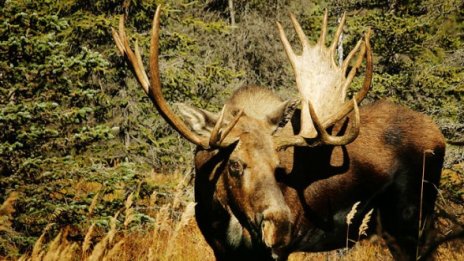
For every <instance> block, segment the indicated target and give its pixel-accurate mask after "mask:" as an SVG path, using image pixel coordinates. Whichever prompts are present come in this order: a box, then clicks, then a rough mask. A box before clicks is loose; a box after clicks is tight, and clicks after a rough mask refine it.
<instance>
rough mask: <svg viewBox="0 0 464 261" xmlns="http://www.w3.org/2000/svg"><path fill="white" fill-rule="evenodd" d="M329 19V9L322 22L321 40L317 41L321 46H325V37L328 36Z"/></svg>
mask: <svg viewBox="0 0 464 261" xmlns="http://www.w3.org/2000/svg"><path fill="white" fill-rule="evenodd" d="M327 19H328V12H327V9H325V12H324V20H323V21H322V28H321V36H320V37H319V40H318V41H317V44H319V45H321V46H325V37H326V35H327Z"/></svg>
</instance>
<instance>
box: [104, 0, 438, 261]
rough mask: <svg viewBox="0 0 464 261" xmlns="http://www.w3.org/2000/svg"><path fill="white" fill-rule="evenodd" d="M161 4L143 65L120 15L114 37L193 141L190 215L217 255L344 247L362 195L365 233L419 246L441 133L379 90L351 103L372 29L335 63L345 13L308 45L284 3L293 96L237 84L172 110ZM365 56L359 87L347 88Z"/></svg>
mask: <svg viewBox="0 0 464 261" xmlns="http://www.w3.org/2000/svg"><path fill="white" fill-rule="evenodd" d="M160 10H161V9H160V7H158V8H157V10H156V13H155V16H154V20H153V27H152V36H151V46H150V58H149V61H150V71H149V72H150V77H148V76H147V74H146V72H145V69H144V66H143V63H142V59H141V55H140V51H139V48H138V46H137V45H136V46H135V52H134V51H132V49H131V48H130V47H129V41H128V39H127V37H126V34H125V28H124V17H123V16H122V17H121V20H120V24H119V32H117V31H116V30H113V37H114V39H115V42H116V45H117V47H118V49H119V50H120V52H121V53H122V54H124V56H125V58H126V59H127V61H128V64H129V65H130V66H131V68H132V69H133V72H134V74H135V76H136V78H137V80H138V82H139V83H140V85H141V86H142V87H143V89H144V90H145V92H146V93H147V95H148V96H149V97H150V99H151V101H152V102H153V103H154V105H155V107H156V109H157V110H158V112H159V113H160V114H161V115H162V117H163V118H164V119H165V120H166V121H167V122H168V123H169V124H170V125H171V126H172V127H173V128H174V129H175V130H176V131H177V132H178V133H179V134H180V135H181V136H183V137H184V138H186V139H187V140H188V141H190V142H192V143H193V144H195V145H197V150H196V152H195V157H194V161H195V169H196V177H195V200H196V202H197V205H196V220H197V223H198V226H199V228H200V230H201V232H202V234H203V235H204V237H205V239H206V241H207V242H208V244H209V245H210V246H211V247H212V249H213V250H214V254H215V256H216V259H217V260H286V259H287V258H288V256H289V255H290V253H292V252H296V251H306V252H314V251H327V250H332V249H337V248H342V247H345V242H346V236H347V235H346V234H347V224H346V220H345V217H346V215H347V213H348V212H349V211H350V209H351V207H352V206H353V204H354V203H355V202H361V204H360V207H359V211H358V213H357V214H356V216H355V218H354V220H353V221H352V222H353V223H352V225H351V226H352V227H356V226H359V224H360V221H361V219H362V217H363V216H364V215H365V214H366V213H367V211H368V210H370V209H375V211H374V214H373V215H374V216H375V217H373V218H372V219H371V222H370V223H369V230H368V233H369V234H372V233H374V232H376V231H381V234H382V235H383V236H384V237H385V238H387V239H388V240H387V244H388V246H389V249H390V251H391V253H392V255H393V256H394V258H395V259H399V260H416V258H418V257H419V258H420V251H417V250H418V249H420V247H421V246H422V245H423V244H424V242H425V239H426V238H427V234H429V231H430V228H431V227H432V217H433V211H434V205H435V199H436V195H437V187H438V185H439V180H440V175H441V168H442V165H443V158H444V153H445V142H444V138H443V135H442V134H441V132H440V131H439V129H438V128H437V126H436V125H435V124H434V123H433V122H432V120H431V119H430V118H429V117H427V116H425V115H423V114H420V113H417V112H414V111H411V110H410V109H407V108H405V107H402V106H399V105H395V104H393V103H391V102H387V101H378V102H374V103H372V104H370V105H366V106H362V107H361V108H358V104H359V103H360V102H361V101H362V100H363V98H364V97H365V96H366V93H367V92H368V90H369V88H370V85H371V81H372V73H373V69H372V68H373V65H372V64H373V62H372V50H371V47H370V44H369V37H370V31H368V32H367V33H366V35H365V36H364V37H363V39H361V40H360V41H359V42H358V43H357V45H356V46H355V47H354V49H353V50H352V51H351V52H350V53H349V54H348V55H347V57H346V59H345V60H344V61H343V62H342V63H341V64H337V63H336V62H335V61H334V56H335V51H336V50H335V49H336V46H337V44H338V38H339V35H340V33H341V31H342V27H343V24H344V21H345V16H343V18H342V19H341V22H340V25H339V27H338V29H337V31H336V33H335V37H334V38H333V39H334V41H333V43H332V44H331V45H330V46H329V47H327V46H326V43H325V38H326V31H327V11H326V12H325V15H324V18H323V25H322V31H321V34H320V37H319V39H318V41H317V43H316V44H315V45H311V44H310V43H309V42H308V40H307V38H306V36H305V34H304V32H303V30H302V28H301V26H300V25H299V23H298V22H297V20H296V18H295V17H294V16H293V15H290V16H291V21H292V24H293V26H294V29H295V31H296V35H297V36H298V38H299V40H300V42H301V45H302V51H301V53H300V54H296V53H295V52H294V51H293V50H292V47H291V45H290V43H289V41H288V40H287V37H286V36H285V33H284V31H283V28H282V26H281V25H280V24H279V23H277V26H278V31H279V35H280V38H281V41H282V43H283V46H284V49H285V52H286V54H287V57H288V59H289V60H290V63H291V65H292V68H293V70H294V73H295V77H296V85H297V88H298V90H299V94H300V100H299V101H301V103H300V104H298V102H297V101H292V100H283V99H281V98H279V97H278V96H277V95H276V94H274V93H273V92H272V91H270V90H268V89H266V88H263V87H258V86H245V87H242V88H239V89H238V90H237V91H235V93H234V94H233V95H232V96H231V97H230V99H229V100H228V101H227V102H226V103H225V105H224V107H223V109H222V111H221V112H220V113H213V112H209V111H206V110H204V109H199V108H195V107H192V106H188V105H185V104H182V105H180V106H179V111H180V114H181V115H182V117H183V119H184V120H181V118H180V117H179V116H177V115H176V114H175V113H174V112H173V111H172V109H171V108H170V107H169V105H168V104H167V102H166V101H165V99H164V97H163V95H162V91H161V82H160V75H159V74H160V72H159V67H158V53H159V51H158V41H159V39H158V38H159V37H158V35H159V24H160ZM355 57H356V58H355ZM364 59H366V70H365V76H364V82H363V85H362V88H361V90H360V91H359V92H358V93H357V94H356V95H354V97H353V99H352V100H346V93H347V89H348V88H349V86H350V84H351V82H352V79H353V77H354V76H355V75H356V72H357V70H358V69H359V68H360V66H361V64H362V61H363V60H364ZM349 68H351V69H350V70H349V72H348V69H349ZM354 232H357V231H355V230H354V229H353V234H349V235H348V236H349V237H351V238H353V237H355V236H356V235H355V234H354ZM356 237H357V236H356Z"/></svg>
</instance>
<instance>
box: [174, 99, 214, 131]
mask: <svg viewBox="0 0 464 261" xmlns="http://www.w3.org/2000/svg"><path fill="white" fill-rule="evenodd" d="M176 105H177V107H178V108H179V112H180V114H181V115H182V118H183V119H184V120H185V123H186V124H187V126H189V127H190V129H191V130H192V131H194V132H195V133H196V134H198V135H201V136H205V137H209V136H210V134H211V130H212V129H213V128H214V125H215V124H216V121H217V120H218V117H219V116H218V115H217V114H216V113H213V112H209V111H207V110H203V109H199V108H196V107H193V106H190V105H187V104H184V103H177V104H176Z"/></svg>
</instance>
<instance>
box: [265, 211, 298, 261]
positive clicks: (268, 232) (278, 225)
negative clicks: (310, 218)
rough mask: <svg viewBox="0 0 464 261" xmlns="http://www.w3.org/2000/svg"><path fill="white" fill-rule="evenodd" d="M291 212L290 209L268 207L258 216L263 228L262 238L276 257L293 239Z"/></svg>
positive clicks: (277, 257) (276, 257)
mask: <svg viewBox="0 0 464 261" xmlns="http://www.w3.org/2000/svg"><path fill="white" fill-rule="evenodd" d="M291 220H292V219H291V213H290V209H288V207H287V208H282V209H272V208H271V209H267V210H265V211H264V212H263V214H262V215H259V217H258V220H257V221H258V224H260V229H261V231H260V232H261V240H262V242H263V243H264V244H265V245H266V247H268V248H270V249H271V251H272V256H273V258H274V259H276V260H277V259H279V256H282V255H283V252H285V248H286V247H287V246H288V245H289V243H290V239H291V229H292V223H291Z"/></svg>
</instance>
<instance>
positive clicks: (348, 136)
mask: <svg viewBox="0 0 464 261" xmlns="http://www.w3.org/2000/svg"><path fill="white" fill-rule="evenodd" d="M353 108H354V121H353V122H352V125H351V128H350V129H349V131H348V132H346V133H345V134H344V135H343V136H332V135H330V134H329V133H327V131H326V128H327V127H324V125H323V124H322V123H321V122H320V121H319V119H318V117H317V115H316V112H315V111H314V108H313V106H312V104H311V102H309V112H310V114H311V119H312V120H313V122H314V127H315V128H316V130H317V133H318V135H319V137H320V139H321V142H322V144H327V145H334V146H337V145H338V146H339V145H346V144H348V143H350V142H352V141H354V140H355V139H356V138H357V137H358V135H359V123H360V117H359V109H358V104H357V103H356V99H355V98H353Z"/></svg>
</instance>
